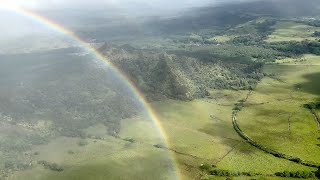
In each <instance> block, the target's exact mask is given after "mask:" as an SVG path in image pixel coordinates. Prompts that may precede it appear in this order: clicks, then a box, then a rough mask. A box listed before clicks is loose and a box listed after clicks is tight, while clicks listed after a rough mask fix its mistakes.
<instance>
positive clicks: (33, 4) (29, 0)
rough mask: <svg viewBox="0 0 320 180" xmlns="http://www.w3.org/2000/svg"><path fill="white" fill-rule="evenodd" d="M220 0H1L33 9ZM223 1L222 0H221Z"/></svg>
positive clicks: (182, 5)
mask: <svg viewBox="0 0 320 180" xmlns="http://www.w3.org/2000/svg"><path fill="white" fill-rule="evenodd" d="M216 1H219V0H0V2H6V3H8V2H10V3H13V4H18V5H21V6H23V7H26V8H32V9H59V8H94V7H111V6H112V7H117V8H120V7H135V6H142V7H143V6H144V7H158V8H187V7H194V6H201V5H204V4H208V3H214V2H216ZM220 1H221V0H220Z"/></svg>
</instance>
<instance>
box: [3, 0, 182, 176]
mask: <svg viewBox="0 0 320 180" xmlns="http://www.w3.org/2000/svg"><path fill="white" fill-rule="evenodd" d="M2 5H5V6H4V7H5V9H6V10H9V11H11V12H14V13H16V14H18V15H20V16H23V17H26V18H29V19H31V20H32V21H35V22H37V23H39V24H41V25H44V26H46V27H49V28H50V29H52V30H54V31H57V32H58V33H61V34H63V35H65V36H67V37H69V38H70V39H72V40H74V41H75V42H76V43H78V45H79V46H80V47H81V48H83V49H84V50H86V51H87V52H88V53H90V54H92V55H94V57H95V58H96V59H97V60H100V61H102V62H104V64H106V65H107V66H108V67H111V68H110V69H111V70H112V71H113V72H114V73H115V74H117V75H118V76H119V77H120V78H121V79H123V81H124V82H125V83H126V85H127V86H128V87H129V88H130V90H131V91H132V92H133V94H134V95H135V96H136V98H137V99H138V101H139V103H141V105H142V106H143V107H144V108H145V110H146V111H147V114H148V116H149V117H150V119H151V120H152V121H153V123H154V125H155V126H156V128H157V129H158V131H159V133H160V134H161V137H162V138H163V140H164V143H166V145H167V146H168V145H169V141H168V137H167V135H166V133H165V131H164V129H163V127H162V125H161V122H160V121H159V118H158V117H157V115H156V113H155V112H154V111H153V108H152V107H151V105H150V104H149V103H148V102H147V101H146V99H145V97H144V95H143V94H142V93H141V92H140V91H139V90H138V89H137V87H136V86H135V85H134V84H133V83H132V81H131V80H130V79H129V78H128V77H127V76H126V75H125V74H124V73H123V72H122V71H121V70H120V69H119V68H117V67H116V66H115V65H113V64H112V62H111V61H110V60H108V59H107V57H106V56H104V55H103V54H101V53H100V52H99V51H97V50H96V49H95V48H94V47H92V46H91V45H90V44H89V43H87V42H86V41H85V40H83V39H81V38H80V37H79V36H78V35H76V34H75V33H74V32H72V31H71V30H69V29H67V28H65V27H63V26H61V25H59V24H57V23H55V22H53V21H51V20H49V19H47V18H45V17H43V16H41V15H39V14H37V13H35V12H33V11H31V10H28V9H25V8H22V7H19V6H17V5H14V4H9V3H5V2H4V3H3V2H2V1H1V0H0V6H2ZM169 153H170V154H171V155H170V158H171V161H172V162H173V166H174V173H175V179H181V178H180V173H179V171H178V169H179V168H178V167H177V162H176V160H175V158H174V155H173V154H172V152H169Z"/></svg>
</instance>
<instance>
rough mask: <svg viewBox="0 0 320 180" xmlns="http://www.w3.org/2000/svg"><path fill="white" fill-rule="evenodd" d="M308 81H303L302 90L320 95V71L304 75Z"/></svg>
mask: <svg viewBox="0 0 320 180" xmlns="http://www.w3.org/2000/svg"><path fill="white" fill-rule="evenodd" d="M303 77H304V78H305V79H306V80H307V82H305V83H301V84H300V87H301V89H300V90H301V91H303V92H306V93H310V94H314V95H318V96H320V72H319V73H312V74H306V75H304V76H303Z"/></svg>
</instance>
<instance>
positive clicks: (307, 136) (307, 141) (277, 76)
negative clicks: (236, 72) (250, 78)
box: [238, 55, 320, 162]
mask: <svg viewBox="0 0 320 180" xmlns="http://www.w3.org/2000/svg"><path fill="white" fill-rule="evenodd" d="M303 59H304V61H301V62H289V63H283V64H281V65H268V66H266V67H265V72H266V73H268V74H273V76H272V77H267V78H264V79H263V81H262V82H261V83H260V84H259V85H258V87H257V90H256V91H254V93H253V94H252V95H251V96H250V97H249V99H248V101H247V103H246V104H245V108H244V109H243V110H242V111H241V112H240V113H239V116H238V123H239V125H240V127H241V128H242V130H243V131H244V132H245V133H246V134H247V135H248V136H249V137H251V138H252V139H254V140H255V141H257V142H259V143H260V144H263V145H265V146H267V147H269V148H271V149H274V150H277V151H279V152H282V153H285V154H288V155H292V156H296V157H299V158H301V159H304V160H308V161H315V162H320V156H319V154H320V148H319V146H317V144H319V139H318V138H319V137H320V132H319V131H318V127H317V124H316V122H315V120H314V118H313V116H312V114H311V113H310V111H309V110H307V109H305V108H303V104H305V103H308V102H314V101H317V100H319V96H320V88H319V86H318V84H319V83H320V74H319V71H320V66H319V62H320V57H318V56H313V55H305V56H304V57H303Z"/></svg>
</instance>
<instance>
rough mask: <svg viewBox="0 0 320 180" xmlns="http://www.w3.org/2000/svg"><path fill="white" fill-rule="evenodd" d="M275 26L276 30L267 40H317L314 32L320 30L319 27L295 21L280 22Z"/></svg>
mask: <svg viewBox="0 0 320 180" xmlns="http://www.w3.org/2000/svg"><path fill="white" fill-rule="evenodd" d="M274 28H275V29H276V30H275V32H273V33H272V34H271V35H270V36H269V37H268V39H267V40H266V41H267V42H282V41H303V40H305V39H308V40H315V39H316V38H315V37H313V36H312V34H313V33H314V32H315V31H319V30H320V28H318V27H313V26H308V25H304V24H299V23H294V22H279V23H277V24H276V25H275V27H274Z"/></svg>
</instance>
